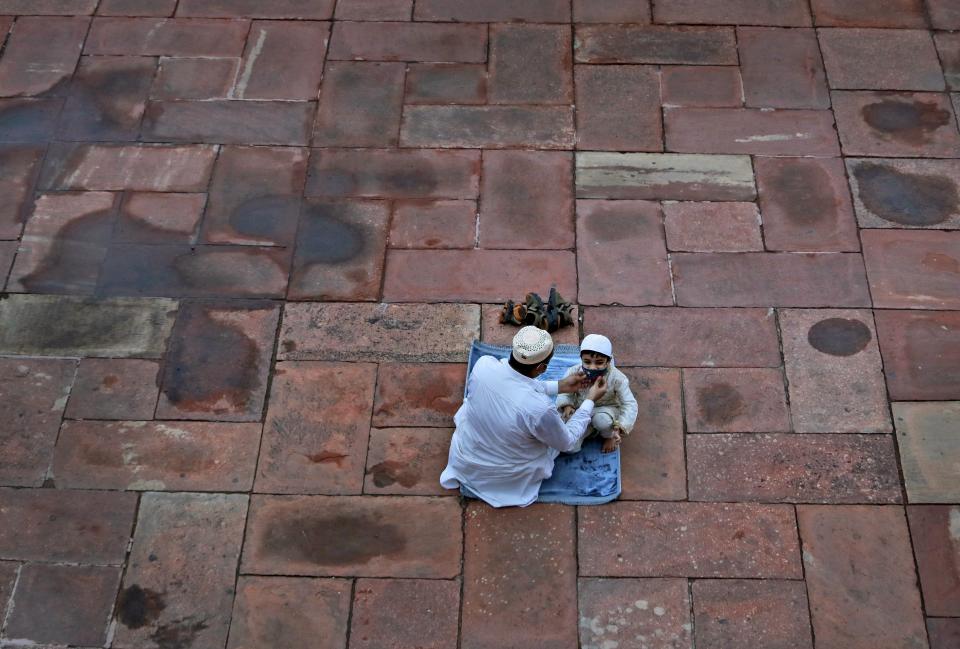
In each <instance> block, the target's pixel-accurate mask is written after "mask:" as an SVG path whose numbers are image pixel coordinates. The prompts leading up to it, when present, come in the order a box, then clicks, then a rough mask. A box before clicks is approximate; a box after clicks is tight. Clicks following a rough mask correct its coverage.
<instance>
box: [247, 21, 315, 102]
mask: <svg viewBox="0 0 960 649" xmlns="http://www.w3.org/2000/svg"><path fill="white" fill-rule="evenodd" d="M329 37H330V26H329V24H328V23H319V22H305V21H296V22H284V21H261V20H258V21H254V23H253V25H251V27H250V35H249V36H248V37H247V49H246V52H245V53H244V56H243V61H242V63H241V66H240V74H239V75H238V77H237V85H236V87H235V88H234V92H233V97H234V98H235V99H274V100H276V99H283V100H299V101H311V100H314V99H316V98H317V90H318V89H319V87H320V77H321V75H322V74H323V59H324V55H325V54H326V51H327V41H328V40H329ZM290 61H297V65H295V66H291V65H290Z"/></svg>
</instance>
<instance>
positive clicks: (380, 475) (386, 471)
mask: <svg viewBox="0 0 960 649" xmlns="http://www.w3.org/2000/svg"><path fill="white" fill-rule="evenodd" d="M368 473H370V474H371V475H373V484H375V485H376V486H378V487H389V486H390V485H392V484H394V483H399V484H400V486H402V487H407V488H410V487H413V486H415V485H416V484H417V483H418V482H420V476H419V475H418V474H417V472H416V471H413V470H412V469H411V468H410V467H409V465H407V464H402V463H400V462H394V461H392V460H387V461H385V462H380V463H379V464H375V465H373V466H372V467H370V471H369V472H368Z"/></svg>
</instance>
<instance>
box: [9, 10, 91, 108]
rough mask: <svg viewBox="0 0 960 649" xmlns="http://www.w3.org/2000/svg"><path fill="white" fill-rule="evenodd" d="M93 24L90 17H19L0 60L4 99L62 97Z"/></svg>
mask: <svg viewBox="0 0 960 649" xmlns="http://www.w3.org/2000/svg"><path fill="white" fill-rule="evenodd" d="M0 9H2V7H0ZM0 13H7V12H6V11H0ZM27 13H30V12H29V10H28V11H27ZM89 25H90V19H89V18H39V17H32V16H28V17H22V18H19V19H18V20H17V23H16V29H14V30H13V34H12V35H11V36H10V38H9V40H8V41H7V44H6V47H5V48H4V51H3V59H2V60H0V97H30V96H36V95H40V94H42V93H47V92H49V91H54V92H55V93H57V94H62V92H63V88H62V85H63V84H64V82H65V81H66V80H68V79H69V78H70V76H71V75H72V74H73V71H74V68H75V67H76V65H77V61H78V60H79V58H80V50H81V49H82V48H83V39H84V38H85V37H86V35H87V28H88V27H89Z"/></svg>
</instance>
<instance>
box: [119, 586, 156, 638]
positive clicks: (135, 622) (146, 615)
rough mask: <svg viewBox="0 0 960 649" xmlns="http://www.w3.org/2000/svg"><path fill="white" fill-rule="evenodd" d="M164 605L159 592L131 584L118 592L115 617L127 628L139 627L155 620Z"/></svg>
mask: <svg viewBox="0 0 960 649" xmlns="http://www.w3.org/2000/svg"><path fill="white" fill-rule="evenodd" d="M166 607H167V605H166V603H165V602H164V601H163V597H161V595H160V593H157V592H155V591H152V590H150V589H149V588H141V587H140V586H139V585H137V584H133V585H132V586H130V587H129V588H125V589H124V590H122V591H121V592H120V598H119V599H118V600H117V619H118V620H120V623H121V624H123V625H124V626H125V627H127V628H129V629H139V628H140V627H143V626H146V625H148V624H151V623H152V622H155V621H156V620H157V619H158V618H159V617H160V613H161V612H162V611H163V609H165V608H166Z"/></svg>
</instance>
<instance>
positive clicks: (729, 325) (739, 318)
mask: <svg viewBox="0 0 960 649" xmlns="http://www.w3.org/2000/svg"><path fill="white" fill-rule="evenodd" d="M583 329H584V331H591V332H596V333H602V334H604V335H606V336H609V337H610V339H611V340H613V341H615V344H616V346H617V350H618V351H617V364H618V365H623V366H631V365H647V366H662V367H779V365H780V349H779V342H778V340H777V328H776V321H775V317H774V315H773V312H772V311H771V310H768V309H680V308H657V307H648V308H623V307H610V308H592V309H587V311H586V313H585V315H584V326H583Z"/></svg>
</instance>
